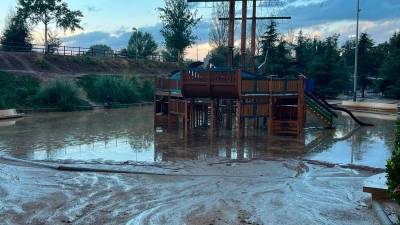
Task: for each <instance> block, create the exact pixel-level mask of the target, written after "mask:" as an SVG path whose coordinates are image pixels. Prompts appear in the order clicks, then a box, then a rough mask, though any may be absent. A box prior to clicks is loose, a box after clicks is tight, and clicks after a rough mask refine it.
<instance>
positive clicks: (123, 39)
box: [63, 22, 210, 48]
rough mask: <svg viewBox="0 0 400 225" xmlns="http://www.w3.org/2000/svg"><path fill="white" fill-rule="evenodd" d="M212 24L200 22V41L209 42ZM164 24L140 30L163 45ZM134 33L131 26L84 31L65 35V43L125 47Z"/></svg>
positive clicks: (198, 33)
mask: <svg viewBox="0 0 400 225" xmlns="http://www.w3.org/2000/svg"><path fill="white" fill-rule="evenodd" d="M209 27H210V24H209V23H207V22H200V23H199V24H198V26H197V28H196V29H195V31H194V33H195V35H196V36H197V37H198V42H200V43H207V42H208V32H209ZM161 28H162V24H161V23H158V24H156V25H154V26H149V27H140V28H138V29H139V31H142V32H148V33H150V34H151V35H152V36H153V38H154V40H155V41H156V42H157V43H158V44H159V45H160V46H161V45H163V42H164V39H163V37H162V35H161V33H160V31H161ZM131 35H132V31H131V28H129V27H120V28H119V29H117V30H116V31H114V32H103V31H94V32H83V33H80V34H77V35H72V36H68V37H64V38H63V41H64V44H65V45H73V46H79V47H90V46H92V45H94V44H106V45H109V46H111V47H112V48H125V47H126V46H127V44H128V40H129V38H130V36H131Z"/></svg>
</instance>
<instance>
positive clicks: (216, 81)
mask: <svg viewBox="0 0 400 225" xmlns="http://www.w3.org/2000/svg"><path fill="white" fill-rule="evenodd" d="M181 73H182V77H181V79H180V80H171V79H167V78H157V79H156V81H155V88H156V90H160V89H161V90H167V89H175V90H180V89H181V87H183V89H182V92H183V95H184V96H187V97H222V98H223V97H227V98H229V97H232V98H235V97H239V96H240V95H241V94H269V93H301V92H302V91H303V90H304V80H303V79H271V78H270V79H267V78H266V77H261V78H255V79H254V78H253V79H249V80H247V79H242V78H241V75H240V73H238V72H237V71H235V70H205V69H189V70H184V71H182V72H181Z"/></svg>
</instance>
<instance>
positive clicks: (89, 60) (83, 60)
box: [70, 55, 99, 65]
mask: <svg viewBox="0 0 400 225" xmlns="http://www.w3.org/2000/svg"><path fill="white" fill-rule="evenodd" d="M70 60H71V61H73V62H75V63H78V64H81V65H98V64H99V62H98V61H97V60H96V59H95V58H93V57H90V56H86V55H82V56H74V57H70Z"/></svg>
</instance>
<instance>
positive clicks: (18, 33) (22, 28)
mask: <svg viewBox="0 0 400 225" xmlns="http://www.w3.org/2000/svg"><path fill="white" fill-rule="evenodd" d="M0 41H1V44H2V45H3V50H6V51H31V49H32V44H31V34H30V29H29V26H28V24H27V23H26V21H25V20H24V19H23V18H22V17H21V16H20V15H18V14H15V13H14V12H12V13H11V15H10V16H9V18H8V21H7V26H6V29H5V30H4V32H3V35H2V37H1V39H0Z"/></svg>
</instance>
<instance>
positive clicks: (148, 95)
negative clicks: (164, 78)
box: [140, 80, 154, 102]
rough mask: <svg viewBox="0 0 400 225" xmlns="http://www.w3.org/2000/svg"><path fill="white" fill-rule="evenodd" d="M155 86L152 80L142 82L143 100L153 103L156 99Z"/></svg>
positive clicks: (141, 92)
mask: <svg viewBox="0 0 400 225" xmlns="http://www.w3.org/2000/svg"><path fill="white" fill-rule="evenodd" d="M153 92H154V85H153V82H151V81H150V80H145V81H143V82H142V85H141V87H140V94H141V96H142V100H143V101H146V102H150V101H153V98H154V94H153Z"/></svg>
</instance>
